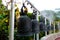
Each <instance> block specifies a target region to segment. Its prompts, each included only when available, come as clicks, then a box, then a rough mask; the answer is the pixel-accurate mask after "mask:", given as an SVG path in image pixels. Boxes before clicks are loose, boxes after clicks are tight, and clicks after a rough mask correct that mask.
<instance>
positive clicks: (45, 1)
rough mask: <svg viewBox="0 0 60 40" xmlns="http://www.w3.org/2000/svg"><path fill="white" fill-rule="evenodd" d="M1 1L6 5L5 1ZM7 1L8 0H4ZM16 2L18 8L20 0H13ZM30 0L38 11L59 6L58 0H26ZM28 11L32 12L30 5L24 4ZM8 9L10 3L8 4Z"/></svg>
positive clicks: (20, 4) (59, 0)
mask: <svg viewBox="0 0 60 40" xmlns="http://www.w3.org/2000/svg"><path fill="white" fill-rule="evenodd" d="M2 1H3V4H4V5H6V3H5V2H4V0H2ZM6 1H7V2H8V1H9V0H6ZM14 1H16V2H17V4H18V5H17V6H18V8H19V9H20V8H21V6H22V0H14ZM28 1H30V2H31V3H32V4H33V5H34V6H35V7H36V8H37V9H38V10H39V11H42V10H54V9H55V8H60V5H59V4H60V0H28ZM26 6H27V8H28V10H29V12H32V9H31V8H30V5H26ZM8 8H9V9H10V5H9V6H8Z"/></svg>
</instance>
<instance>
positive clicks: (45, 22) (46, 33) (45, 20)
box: [45, 18, 47, 36]
mask: <svg viewBox="0 0 60 40" xmlns="http://www.w3.org/2000/svg"><path fill="white" fill-rule="evenodd" d="M46 24H47V21H46V18H45V25H46ZM46 35H47V31H45V36H46Z"/></svg>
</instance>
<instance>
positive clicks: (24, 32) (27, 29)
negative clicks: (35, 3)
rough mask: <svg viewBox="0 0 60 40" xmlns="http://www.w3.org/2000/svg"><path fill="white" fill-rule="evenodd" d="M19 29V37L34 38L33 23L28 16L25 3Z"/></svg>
mask: <svg viewBox="0 0 60 40" xmlns="http://www.w3.org/2000/svg"><path fill="white" fill-rule="evenodd" d="M17 29H18V30H17V32H18V35H17V36H32V22H31V19H30V18H29V17H28V16H27V8H26V6H25V5H24V3H23V6H22V8H21V14H20V18H19V20H18V27H17Z"/></svg>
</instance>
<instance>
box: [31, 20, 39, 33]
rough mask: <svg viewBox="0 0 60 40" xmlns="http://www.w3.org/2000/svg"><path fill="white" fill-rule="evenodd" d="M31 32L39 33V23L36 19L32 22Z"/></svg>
mask: <svg viewBox="0 0 60 40" xmlns="http://www.w3.org/2000/svg"><path fill="white" fill-rule="evenodd" d="M32 32H33V33H39V22H38V21H37V20H36V19H34V20H32Z"/></svg>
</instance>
